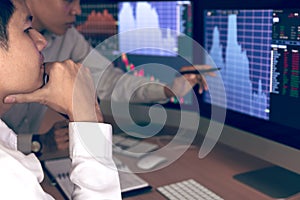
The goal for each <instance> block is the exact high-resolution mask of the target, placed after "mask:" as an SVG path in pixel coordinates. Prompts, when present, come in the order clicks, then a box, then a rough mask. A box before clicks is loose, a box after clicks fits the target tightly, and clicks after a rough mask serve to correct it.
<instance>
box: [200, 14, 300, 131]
mask: <svg viewBox="0 0 300 200" xmlns="http://www.w3.org/2000/svg"><path fill="white" fill-rule="evenodd" d="M299 13H300V10H292V9H284V10H273V9H264V10H257V9H255V10H205V13H204V26H205V36H204V46H205V49H206V50H207V52H208V54H209V55H210V56H211V57H212V58H213V60H214V62H215V63H216V65H217V66H218V67H220V68H222V69H221V71H220V74H221V76H222V79H223V81H224V86H225V91H226V96H227V108H228V109H230V110H233V111H237V112H239V113H243V114H246V115H250V116H254V117H257V118H261V119H266V120H270V121H273V122H278V123H281V124H284V125H288V126H292V127H296V128H299V120H297V118H298V117H297V113H299V106H300V103H299V102H300V101H299V88H300V85H299V84H300V82H299V64H300V55H299V48H300V29H299V27H300V23H299V18H300V17H299ZM208 79H210V78H209V77H208ZM208 81H209V82H211V81H213V80H208ZM211 83H212V82H211ZM212 89H213V90H218V88H214V84H210V90H212ZM210 100H211V99H210V96H209V94H206V96H205V101H207V102H210ZM216 102H217V101H216ZM216 104H218V103H216ZM283 105H285V106H283ZM283 116H284V117H283Z"/></svg>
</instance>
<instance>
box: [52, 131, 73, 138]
mask: <svg viewBox="0 0 300 200" xmlns="http://www.w3.org/2000/svg"><path fill="white" fill-rule="evenodd" d="M68 135H69V130H68V129H58V130H56V131H54V137H57V138H58V137H65V136H68Z"/></svg>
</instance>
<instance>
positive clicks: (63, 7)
mask: <svg viewBox="0 0 300 200" xmlns="http://www.w3.org/2000/svg"><path fill="white" fill-rule="evenodd" d="M26 3H27V5H28V7H29V9H30V11H31V13H32V15H33V27H34V28H35V29H37V30H38V31H43V30H48V31H50V32H52V33H55V34H57V35H63V34H65V33H66V31H67V30H68V28H70V27H71V26H72V25H73V24H74V23H75V20H76V15H80V14H81V8H80V0H26Z"/></svg>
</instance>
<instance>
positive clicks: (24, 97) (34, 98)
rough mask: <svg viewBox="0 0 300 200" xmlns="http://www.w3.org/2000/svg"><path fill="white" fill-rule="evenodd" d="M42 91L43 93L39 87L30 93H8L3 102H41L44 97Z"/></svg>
mask: <svg viewBox="0 0 300 200" xmlns="http://www.w3.org/2000/svg"><path fill="white" fill-rule="evenodd" d="M43 93H44V92H43V90H42V89H39V90H36V91H34V92H32V93H26V94H12V95H8V96H6V97H5V98H4V103H7V104H14V103H31V102H37V103H43V102H44V99H45V98H44V95H43ZM44 103H45V102H44Z"/></svg>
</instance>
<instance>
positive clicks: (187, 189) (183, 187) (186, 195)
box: [156, 179, 223, 200]
mask: <svg viewBox="0 0 300 200" xmlns="http://www.w3.org/2000/svg"><path fill="white" fill-rule="evenodd" d="M156 190H157V191H158V192H160V193H161V194H162V195H164V196H165V197H166V198H167V199H169V200H185V199H189V200H192V199H194V200H202V199H203V200H204V199H205V200H222V199H223V198H222V197H220V196H218V195H217V194H215V193H214V192H213V191H211V190H210V189H208V188H206V187H205V186H203V185H201V184H200V183H198V182H197V181H195V180H194V179H188V180H184V181H180V182H176V183H172V184H169V185H164V186H160V187H158V188H157V189H156Z"/></svg>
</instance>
